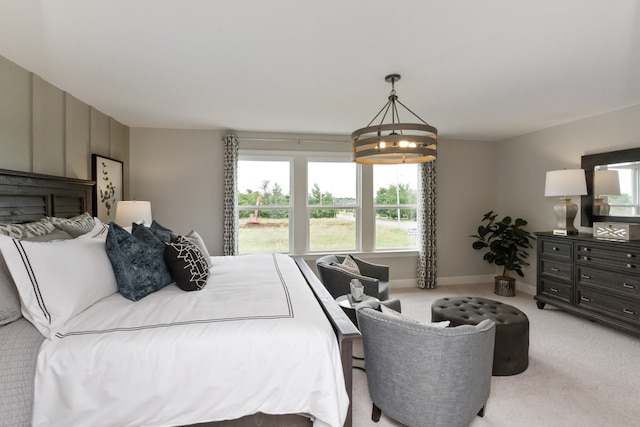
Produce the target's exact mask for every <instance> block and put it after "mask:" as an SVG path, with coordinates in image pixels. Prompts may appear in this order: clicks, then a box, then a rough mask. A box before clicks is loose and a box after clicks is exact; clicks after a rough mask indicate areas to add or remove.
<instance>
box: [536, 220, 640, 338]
mask: <svg viewBox="0 0 640 427" xmlns="http://www.w3.org/2000/svg"><path fill="white" fill-rule="evenodd" d="M535 235H536V237H537V242H538V245H537V246H538V247H537V254H538V281H537V292H536V296H535V300H536V303H537V305H538V308H540V309H543V308H544V307H545V305H546V304H550V305H553V306H555V307H558V308H560V309H562V310H565V311H568V312H571V313H574V314H577V315H580V316H584V317H586V318H588V319H591V320H594V321H597V322H601V323H605V324H607V325H609V326H612V327H615V328H618V329H621V330H624V331H627V332H631V333H634V334H636V335H640V241H632V242H614V241H607V240H600V239H595V238H593V236H592V235H591V234H583V233H581V234H578V235H571V236H556V235H554V234H553V233H551V232H538V233H535Z"/></svg>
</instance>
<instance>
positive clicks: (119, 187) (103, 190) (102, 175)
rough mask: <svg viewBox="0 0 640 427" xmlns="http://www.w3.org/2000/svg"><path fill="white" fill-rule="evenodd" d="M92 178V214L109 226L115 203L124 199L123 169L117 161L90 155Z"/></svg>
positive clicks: (114, 216) (114, 211) (114, 212)
mask: <svg viewBox="0 0 640 427" xmlns="http://www.w3.org/2000/svg"><path fill="white" fill-rule="evenodd" d="M91 165H92V178H93V180H94V181H95V182H96V188H95V191H94V192H93V214H94V215H95V216H97V217H98V219H99V220H100V221H102V222H103V223H105V224H109V223H110V222H111V221H115V218H116V203H117V202H118V201H120V200H122V199H123V197H124V170H123V169H124V168H123V163H122V162H121V161H119V160H115V159H110V158H108V157H104V156H100V155H98V154H92V155H91Z"/></svg>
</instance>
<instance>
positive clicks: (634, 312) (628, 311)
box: [622, 308, 638, 316]
mask: <svg viewBox="0 0 640 427" xmlns="http://www.w3.org/2000/svg"><path fill="white" fill-rule="evenodd" d="M622 312H623V313H624V314H630V315H632V316H637V315H638V312H637V311H632V310H629V309H628V308H625V309H623V310H622Z"/></svg>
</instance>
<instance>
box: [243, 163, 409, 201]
mask: <svg viewBox="0 0 640 427" xmlns="http://www.w3.org/2000/svg"><path fill="white" fill-rule="evenodd" d="M308 169H309V183H308V187H309V188H311V187H312V186H313V184H314V182H317V183H318V184H319V185H320V190H322V192H329V193H331V194H332V195H334V196H335V197H353V198H355V196H356V194H355V171H356V164H355V163H348V162H341V163H338V162H331V163H323V162H312V163H310V164H309V168H308ZM348 176H352V177H353V182H354V185H353V186H349V185H346V177H348ZM265 179H268V180H269V189H272V188H273V185H274V184H275V183H278V184H279V185H280V187H281V188H282V192H283V193H284V194H289V187H290V183H289V163H288V162H283V161H253V160H240V161H239V162H238V191H240V192H241V193H244V192H245V191H246V190H247V189H251V190H253V191H258V190H261V186H262V182H263V181H264V180H265ZM396 179H397V180H398V182H400V183H401V184H407V183H408V184H410V185H411V187H412V188H414V189H416V188H417V186H418V171H417V165H415V164H413V165H375V166H374V183H373V185H374V192H375V191H377V190H378V188H380V187H388V186H389V185H391V184H395V183H396Z"/></svg>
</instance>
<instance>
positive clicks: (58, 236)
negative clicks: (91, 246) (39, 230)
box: [21, 228, 73, 242]
mask: <svg viewBox="0 0 640 427" xmlns="http://www.w3.org/2000/svg"><path fill="white" fill-rule="evenodd" d="M69 239H73V236H72V235H70V234H69V233H67V232H66V231H63V230H61V229H59V228H55V229H54V230H53V231H52V232H51V233H49V234H43V235H41V236H33V237H26V238H24V239H21V240H24V241H25V242H55V241H57V240H69Z"/></svg>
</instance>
